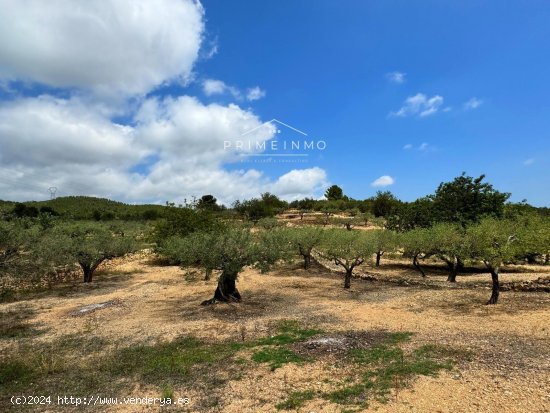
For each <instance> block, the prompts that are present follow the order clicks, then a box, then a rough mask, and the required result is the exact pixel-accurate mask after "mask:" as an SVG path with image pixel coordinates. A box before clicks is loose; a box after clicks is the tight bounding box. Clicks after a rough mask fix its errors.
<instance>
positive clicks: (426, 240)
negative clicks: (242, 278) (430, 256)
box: [400, 228, 430, 277]
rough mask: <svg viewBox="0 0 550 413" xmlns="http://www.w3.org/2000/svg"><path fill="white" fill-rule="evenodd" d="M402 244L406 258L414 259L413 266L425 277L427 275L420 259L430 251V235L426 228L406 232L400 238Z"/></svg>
mask: <svg viewBox="0 0 550 413" xmlns="http://www.w3.org/2000/svg"><path fill="white" fill-rule="evenodd" d="M400 238H401V240H400V243H401V244H402V245H403V248H404V254H403V255H404V256H406V257H409V258H412V265H413V267H414V268H416V269H417V270H418V271H419V272H420V274H422V276H423V277H425V276H426V273H425V272H424V270H423V269H422V267H421V266H420V263H419V261H418V259H419V258H420V257H421V256H423V255H426V254H427V253H428V251H430V233H429V230H427V229H425V228H416V229H413V230H410V231H407V232H404V233H403V234H401V236H400Z"/></svg>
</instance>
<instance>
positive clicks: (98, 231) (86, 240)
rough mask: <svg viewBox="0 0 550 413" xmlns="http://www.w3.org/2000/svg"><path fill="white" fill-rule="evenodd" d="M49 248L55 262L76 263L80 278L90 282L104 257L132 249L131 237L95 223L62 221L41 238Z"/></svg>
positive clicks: (133, 247) (122, 253)
mask: <svg viewBox="0 0 550 413" xmlns="http://www.w3.org/2000/svg"><path fill="white" fill-rule="evenodd" d="M43 242H44V243H45V244H44V245H45V246H47V249H48V251H49V252H51V253H54V254H55V260H56V261H58V264H59V263H61V262H65V263H66V264H71V263H77V264H78V265H79V266H80V267H81V269H82V272H83V275H84V282H85V283H89V282H92V277H93V274H94V272H95V270H96V269H97V267H98V266H99V265H100V264H101V263H102V262H103V261H105V260H108V259H111V258H115V257H120V256H122V255H124V254H127V253H129V252H132V251H135V250H136V242H135V239H134V238H133V237H130V236H123V235H120V234H118V235H117V234H114V233H113V231H112V230H110V229H109V228H107V227H106V226H104V225H102V224H96V223H93V224H92V223H65V224H60V225H57V226H56V227H54V228H52V230H51V231H50V232H49V233H47V234H46V235H45V239H44V241H43Z"/></svg>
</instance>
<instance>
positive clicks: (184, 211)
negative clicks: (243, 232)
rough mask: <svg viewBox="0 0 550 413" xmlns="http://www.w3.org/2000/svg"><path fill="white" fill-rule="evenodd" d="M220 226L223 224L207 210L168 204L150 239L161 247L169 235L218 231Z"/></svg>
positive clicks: (183, 235) (180, 235)
mask: <svg viewBox="0 0 550 413" xmlns="http://www.w3.org/2000/svg"><path fill="white" fill-rule="evenodd" d="M222 227H223V224H222V223H221V222H220V221H219V220H216V218H215V217H214V215H212V213H211V212H209V211H203V210H194V209H191V208H187V207H175V206H168V207H166V209H165V210H164V218H162V219H160V220H159V221H157V223H156V225H155V228H154V230H153V233H152V234H151V239H152V241H154V242H156V244H157V245H158V246H160V247H162V246H163V244H164V242H165V241H166V240H168V239H169V238H170V237H173V236H179V237H185V236H187V235H189V234H191V233H192V232H195V231H203V232H207V231H218V230H220V229H221V228H222Z"/></svg>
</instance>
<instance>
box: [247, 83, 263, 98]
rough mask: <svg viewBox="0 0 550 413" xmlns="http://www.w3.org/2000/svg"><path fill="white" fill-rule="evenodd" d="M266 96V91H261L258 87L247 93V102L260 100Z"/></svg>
mask: <svg viewBox="0 0 550 413" xmlns="http://www.w3.org/2000/svg"><path fill="white" fill-rule="evenodd" d="M264 96H265V90H262V89H260V88H259V87H258V86H256V87H253V88H250V89H248V90H247V92H246V99H247V100H250V101H252V100H258V99H261V98H263V97H264Z"/></svg>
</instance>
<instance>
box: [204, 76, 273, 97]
mask: <svg viewBox="0 0 550 413" xmlns="http://www.w3.org/2000/svg"><path fill="white" fill-rule="evenodd" d="M202 91H203V92H204V94H205V95H206V96H214V95H223V94H226V93H228V94H230V95H231V96H233V98H235V99H236V100H238V101H242V100H243V95H244V97H246V100H248V101H254V100H258V99H261V98H263V97H264V96H265V90H262V89H260V87H259V86H255V87H252V88H248V89H247V91H246V94H244V93H242V92H241V91H240V90H239V89H238V88H236V87H235V86H230V85H228V84H226V83H225V82H224V81H222V80H217V79H205V80H204V81H203V82H202Z"/></svg>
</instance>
